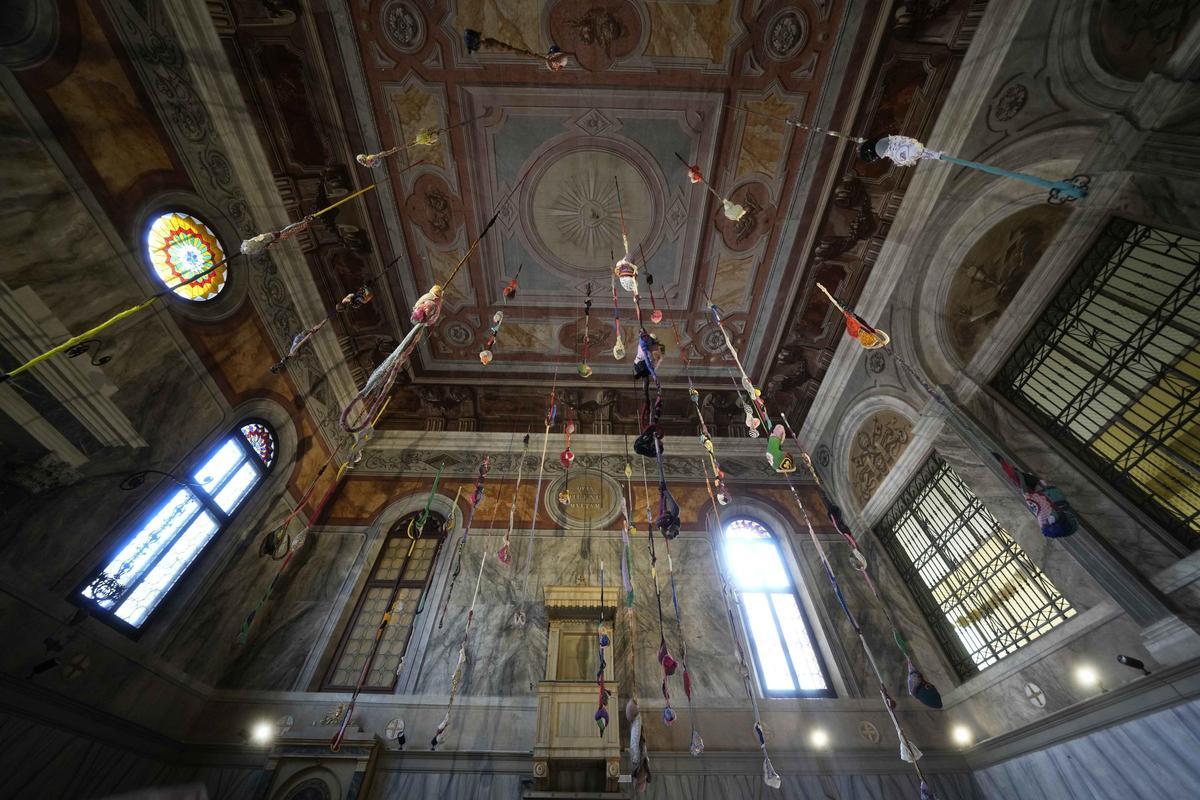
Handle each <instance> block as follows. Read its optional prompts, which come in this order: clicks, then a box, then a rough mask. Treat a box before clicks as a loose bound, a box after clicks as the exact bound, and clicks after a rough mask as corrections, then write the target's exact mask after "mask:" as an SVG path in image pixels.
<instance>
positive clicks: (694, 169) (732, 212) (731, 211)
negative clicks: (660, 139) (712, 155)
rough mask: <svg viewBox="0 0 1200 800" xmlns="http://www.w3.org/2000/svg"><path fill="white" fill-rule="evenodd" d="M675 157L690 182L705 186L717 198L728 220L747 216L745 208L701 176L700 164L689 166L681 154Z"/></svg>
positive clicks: (736, 219) (735, 220)
mask: <svg viewBox="0 0 1200 800" xmlns="http://www.w3.org/2000/svg"><path fill="white" fill-rule="evenodd" d="M675 157H676V158H678V159H679V163H680V164H683V166H684V167H685V168H686V169H687V171H688V180H690V181H691V182H692V183H702V184H704V188H705V189H708V191H709V192H710V193H711V194H712V196H713V197H715V198H717V202H718V203H720V204H721V212H722V213H723V214H724V215H725V218H726V219H728V220H732V221H734V222H737V221H738V220H740V219H741V218H742V217H744V216H746V209H745V208H743V207H742V206H740V205H738V204H737V203H735V202H733V201H732V200H730V199H729V198H727V197H724V196H722V195H721V194H720V193H719V192H717V190H716V189H714V188H713V187H712V184H711V183H709V182H708V181H706V180H705V179H704V176H703V175H702V174H700V166H699V165H698V164H689V163H688V162H687V161H684V159H683V156H681V155H679V153H675Z"/></svg>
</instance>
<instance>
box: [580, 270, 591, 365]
mask: <svg viewBox="0 0 1200 800" xmlns="http://www.w3.org/2000/svg"><path fill="white" fill-rule="evenodd" d="M591 332H592V282H591V281H588V285H587V299H586V300H584V301H583V357H582V358H581V359H580V360H579V377H581V378H590V377H592V368H591V367H589V366H588V345H590V344H591V343H592V336H591Z"/></svg>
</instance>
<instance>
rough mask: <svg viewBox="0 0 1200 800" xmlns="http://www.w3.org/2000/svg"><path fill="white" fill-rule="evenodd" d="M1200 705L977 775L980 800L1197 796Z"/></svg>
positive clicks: (1163, 713)
mask: <svg viewBox="0 0 1200 800" xmlns="http://www.w3.org/2000/svg"><path fill="white" fill-rule="evenodd" d="M1198 747H1200V700H1193V701H1191V702H1188V703H1184V704H1182V705H1177V706H1174V707H1172V708H1168V709H1165V710H1162V711H1158V712H1155V713H1153V714H1148V715H1146V716H1144V717H1141V718H1138V719H1134V720H1130V721H1128V722H1125V723H1122V724H1120V725H1116V726H1114V727H1112V728H1108V729H1105V730H1101V731H1096V732H1095V733H1090V734H1088V735H1086V736H1082V737H1080V738H1078V739H1073V740H1071V741H1068V742H1063V743H1061V744H1056V745H1054V746H1052V747H1048V748H1046V749H1044V750H1040V751H1038V752H1035V753H1030V754H1028V755H1024V756H1021V757H1019V758H1014V759H1012V760H1011V761H1005V762H1003V763H1001V764H996V765H994V766H990V767H986V768H983V769H979V770H976V771H975V773H974V783H975V795H974V796H975V797H978V798H980V800H1010V799H1011V798H1026V797H1029V798H1033V797H1046V798H1049V797H1053V798H1062V800H1143V798H1144V799H1145V800H1190V799H1191V798H1195V797H1200V765H1198V763H1197V761H1196V752H1197V748H1198Z"/></svg>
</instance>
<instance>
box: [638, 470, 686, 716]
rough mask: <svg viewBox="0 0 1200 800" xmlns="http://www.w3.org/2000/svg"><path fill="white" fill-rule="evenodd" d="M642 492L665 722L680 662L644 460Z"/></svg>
mask: <svg viewBox="0 0 1200 800" xmlns="http://www.w3.org/2000/svg"><path fill="white" fill-rule="evenodd" d="M642 492H643V494H644V495H645V498H646V549H647V551H648V552H649V553H650V580H651V581H653V583H654V600H655V602H656V603H657V605H658V664H659V666H660V667H661V668H662V696H663V702H664V703H665V705H664V706H663V713H662V718H663V724H664V725H671V724H673V723H674V722H675V709H673V708H671V692H670V690H669V688H668V686H667V679H668V678H670V677H671V676H672V675H674V674H675V670H676V669H678V667H679V663H678V662H677V661H676V660H675V658H674V657H673V656H672V655H671V651H670V648H668V647H667V628H666V623H664V622H663V609H662V588H661V587H660V585H659V582H658V555H657V553H656V552H655V548H654V514H653V512H652V511H651V510H650V485H649V483H648V482H647V480H646V462H645V461H643V462H642Z"/></svg>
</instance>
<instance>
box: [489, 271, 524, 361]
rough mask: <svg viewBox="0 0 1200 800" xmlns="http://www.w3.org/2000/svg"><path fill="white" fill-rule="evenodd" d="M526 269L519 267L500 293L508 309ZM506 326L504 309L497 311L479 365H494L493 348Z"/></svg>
mask: <svg viewBox="0 0 1200 800" xmlns="http://www.w3.org/2000/svg"><path fill="white" fill-rule="evenodd" d="M524 267H525V265H524V264H520V265H518V266H517V274H516V275H514V276H513V277H512V280H510V281H509V282H508V285H507V286H505V287H504V289H503V291H501V292H500V297H501V298H502V299H503V300H504V307H505V308H507V307H508V301H509V300H511V299H512V298H513V297H515V296H516V294H517V278H519V277H520V276H521V270H522V269H523V268H524ZM503 324H504V309H501V310H499V311H497V312H496V313H495V314H494V315H493V316H492V327H491V329H490V330H489V331H488V337H487V340H486V341H485V342H484V343H483V349H482V350H480V351H479V363H480V364H483V365H484V366H485V367H486V366H487V365H488V364H490V363H492V356H493V353H492V348H493V347H495V346H496V336H497V335H499V333H500V326H501V325H503Z"/></svg>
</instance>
